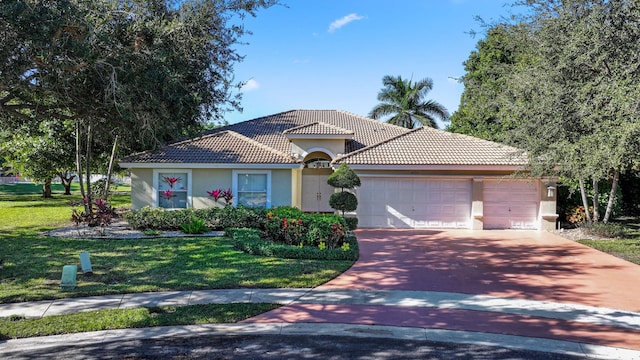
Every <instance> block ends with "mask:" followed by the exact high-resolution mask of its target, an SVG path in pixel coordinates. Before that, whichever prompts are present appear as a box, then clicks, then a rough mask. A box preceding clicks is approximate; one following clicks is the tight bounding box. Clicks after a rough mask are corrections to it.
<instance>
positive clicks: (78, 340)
mask: <svg viewBox="0 0 640 360" xmlns="http://www.w3.org/2000/svg"><path fill="white" fill-rule="evenodd" d="M194 334H197V335H199V336H240V335H280V336H294V335H307V334H308V335H326V336H338V337H343V336H348V337H358V338H385V339H397V340H412V341H434V342H446V343H462V344H475V345H484V346H495V347H505V348H510V349H518V350H531V351H542V352H547V353H554V354H561V355H572V356H584V357H588V358H592V359H638V358H640V351H634V350H628V349H621V348H613V347H606V346H597V345H591V344H583V343H575V342H567V341H559V340H549V339H539V338H531V337H520V336H512V335H499V334H486V333H477V332H469V331H452V330H435V329H426V328H408V327H394V326H377V325H352V324H307V323H295V324H291V323H271V324H256V323H241V324H207V325H188V326H167V327H156V328H142V329H123V330H106V331H95V332H86V333H79V334H66V335H53V336H44V337H36V338H27V339H17V340H8V341H5V342H0V353H5V354H6V353H10V352H20V351H26V350H30V351H31V350H43V349H45V350H46V349H51V350H53V349H55V348H57V347H61V346H68V345H70V344H73V346H89V345H100V344H107V343H110V342H116V341H121V340H122V339H127V340H149V339H155V340H158V339H165V338H174V339H175V338H187V337H193V336H194Z"/></svg>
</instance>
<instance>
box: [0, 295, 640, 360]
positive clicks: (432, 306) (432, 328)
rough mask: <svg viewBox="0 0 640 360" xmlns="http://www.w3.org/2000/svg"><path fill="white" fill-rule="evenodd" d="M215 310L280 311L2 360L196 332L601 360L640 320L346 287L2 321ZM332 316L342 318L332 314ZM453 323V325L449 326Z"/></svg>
mask: <svg viewBox="0 0 640 360" xmlns="http://www.w3.org/2000/svg"><path fill="white" fill-rule="evenodd" d="M211 303H219V304H221V303H277V304H282V305H285V306H284V307H282V308H280V309H276V310H274V311H272V312H268V313H265V314H263V315H259V316H257V317H255V318H252V319H248V320H246V321H244V322H242V323H239V324H211V325H197V326H177V327H163V328H153V329H125V330H112V331H99V332H92V333H83V334H69V335H58V336H48V337H40V338H30V339H19V340H9V341H5V342H0V353H1V352H5V351H19V349H21V348H23V349H32V348H33V347H34V346H45V347H47V346H49V347H55V346H59V345H60V344H61V343H64V342H71V343H74V344H82V343H91V344H95V343H96V342H106V341H113V340H114V339H116V338H118V337H126V338H128V339H129V338H139V339H158V338H163V337H176V336H193V335H194V333H197V334H200V335H238V334H258V335H264V334H270V335H300V334H327V335H337V336H357V337H382V338H393V339H410V340H429V341H444V342H454V343H455V342H460V343H466V344H469V343H471V344H482V345H491V346H501V347H508V348H517V349H526V350H535V351H546V352H553V353H559V354H567V355H576V356H589V357H592V358H602V359H640V313H635V312H630V311H621V310H616V309H607V308H600V307H591V306H585V305H574V304H564V303H554V302H548V301H534V300H523V299H510V298H500V297H493V296H485V295H468V294H460V293H447V292H430V291H395V290H345V289H337V288H336V289H331V288H326V287H322V288H316V289H234V290H194V291H175V292H156V293H137V294H124V295H107V296H93V297H84V298H68V299H59V300H50V301H38V302H27V303H12V304H0V317H7V316H10V315H20V316H25V317H36V318H37V317H42V316H51V315H59V314H67V313H75V312H80V311H92V310H100V309H126V308H137V307H154V306H168V305H171V306H186V305H194V304H211ZM314 306H321V307H322V308H323V309H324V312H319V313H314V314H313V315H314V316H311V317H309V318H300V317H299V316H300V314H301V313H304V311H308V312H309V313H313V311H312V310H313V308H314ZM332 307H333V308H332ZM288 309H295V314H296V316H297V317H298V318H297V319H293V320H292V319H288V318H287V317H286V315H287V311H288ZM363 310H366V311H363ZM456 311H457V312H462V314H464V316H463V317H462V318H460V317H459V315H460V313H458V314H457V315H458V318H456V319H454V320H455V321H444V323H447V322H448V323H449V324H450V325H452V326H449V327H448V328H447V326H444V327H443V326H440V325H437V326H436V325H434V324H433V323H430V322H429V320H430V319H431V320H433V317H434V316H435V317H436V318H437V319H439V323H442V322H443V321H441V320H443V319H449V318H448V316H451V314H454V313H453V312H456ZM363 313H365V314H367V316H368V317H367V319H363V318H362V314H363ZM404 313H407V314H409V316H410V317H411V321H407V319H404V322H402V321H403V316H402V314H404ZM323 314H324V315H323ZM332 314H333V315H332ZM336 314H338V316H337V317H336V316H335V315H336ZM375 314H387V315H390V316H392V317H393V319H394V320H393V321H386V320H385V318H384V317H381V318H376V315H375ZM434 314H435V315H434ZM483 314H485V315H486V314H488V315H489V317H488V318H487V317H483ZM505 316H506V317H510V318H509V319H510V320H511V322H512V324H510V325H511V326H510V327H500V326H496V325H495V324H491V322H492V319H498V320H499V321H502V317H505ZM464 318H467V320H468V321H470V322H471V323H473V322H478V321H483V322H484V323H486V324H488V325H490V328H484V329H474V328H473V326H472V325H473V324H466V326H467V328H465V327H464V325H465V322H464V321H462V320H463V319H464ZM530 323H534V324H535V326H536V328H537V329H538V331H539V329H540V328H541V327H542V328H544V326H543V325H547V323H548V324H549V325H550V326H551V327H553V328H556V329H558V328H561V327H562V324H580V330H581V333H585V332H588V330H589V329H592V330H593V331H594V332H596V333H598V334H600V337H602V336H603V335H602V332H603V331H606V332H607V333H609V334H612V337H615V338H617V337H618V335H619V334H617V333H620V334H624V337H625V339H626V342H621V343H620V345H621V346H603V344H602V343H599V342H598V341H593V340H594V338H593V337H589V336H583V337H582V338H581V337H580V336H574V337H573V338H572V339H571V340H572V341H566V340H563V339H564V337H563V336H553V334H552V333H549V334H547V333H546V332H543V333H536V334H534V336H527V326H528V325H527V324H530ZM453 324H458V325H456V326H453ZM460 324H462V325H460ZM541 324H542V325H541ZM514 328H516V329H515V330H514ZM518 329H519V330H518ZM545 329H546V328H545ZM468 330H471V331H468ZM181 334H184V335H181ZM540 334H542V335H540ZM581 340H583V341H581ZM605 343H606V342H605ZM633 343H635V344H636V345H637V348H636V347H634V346H633V345H631V346H628V344H633ZM612 344H615V343H612Z"/></svg>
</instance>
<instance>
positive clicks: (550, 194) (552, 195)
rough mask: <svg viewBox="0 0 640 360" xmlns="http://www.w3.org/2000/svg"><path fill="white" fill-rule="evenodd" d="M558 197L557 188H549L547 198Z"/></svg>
mask: <svg viewBox="0 0 640 360" xmlns="http://www.w3.org/2000/svg"><path fill="white" fill-rule="evenodd" d="M555 195H556V187H555V186H553V185H549V186H547V197H550V198H551V197H554V196H555Z"/></svg>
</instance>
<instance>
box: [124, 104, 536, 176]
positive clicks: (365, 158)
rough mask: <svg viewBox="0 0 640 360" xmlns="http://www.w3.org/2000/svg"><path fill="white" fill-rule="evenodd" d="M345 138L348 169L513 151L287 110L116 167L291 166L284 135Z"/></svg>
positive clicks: (511, 160) (492, 157) (508, 156)
mask: <svg viewBox="0 0 640 360" xmlns="http://www.w3.org/2000/svg"><path fill="white" fill-rule="evenodd" d="M292 134H297V135H305V134H316V135H350V139H346V140H345V154H346V155H345V156H343V157H341V158H339V159H336V161H335V162H336V163H338V162H345V163H347V164H350V165H512V166H520V165H524V164H525V163H526V157H525V156H524V155H523V154H522V152H521V151H520V150H518V149H515V148H512V147H508V146H505V145H501V144H498V143H494V142H490V141H486V140H481V139H477V138H474V137H470V136H466V135H460V134H453V133H449V132H446V131H441V130H436V129H432V128H419V129H414V130H409V129H406V128H403V127H399V126H395V125H390V124H386V123H382V122H380V121H377V120H373V119H369V118H365V117H362V116H358V115H355V114H351V113H348V112H344V111H336V110H292V111H287V112H282V113H278V114H274V115H270V116H265V117H261V118H257V119H253V120H248V121H244V122H241V123H237V124H232V125H228V126H225V127H222V128H219V129H214V130H211V131H209V132H208V133H206V134H204V135H203V136H200V137H197V138H194V139H190V140H186V141H182V142H177V143H174V144H170V145H167V146H164V147H163V148H161V149H159V150H156V151H147V152H143V153H139V154H134V155H131V156H129V157H127V158H124V159H122V160H121V161H120V162H121V163H128V164H131V163H211V164H216V163H239V164H242V163H244V164H296V163H299V162H300V161H301V160H299V159H295V158H293V157H291V156H290V152H291V144H290V141H289V139H287V135H289V136H290V135H292Z"/></svg>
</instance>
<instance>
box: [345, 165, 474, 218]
mask: <svg viewBox="0 0 640 360" xmlns="http://www.w3.org/2000/svg"><path fill="white" fill-rule="evenodd" d="M358 200H359V201H358V210H357V213H358V219H359V226H360V227H364V228H378V227H380V228H465V229H466V228H469V226H470V214H471V180H470V179H428V178H401V179H399V178H382V177H381V178H376V177H366V178H363V179H362V186H361V187H360V188H358Z"/></svg>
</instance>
